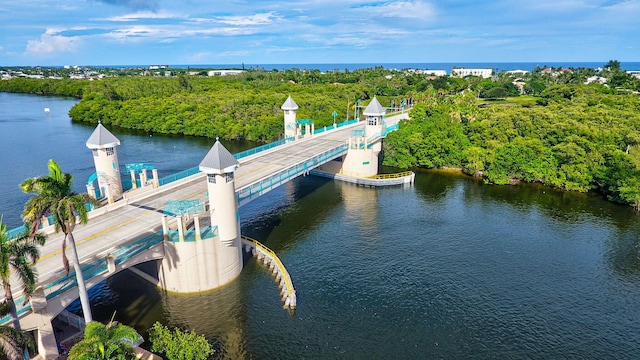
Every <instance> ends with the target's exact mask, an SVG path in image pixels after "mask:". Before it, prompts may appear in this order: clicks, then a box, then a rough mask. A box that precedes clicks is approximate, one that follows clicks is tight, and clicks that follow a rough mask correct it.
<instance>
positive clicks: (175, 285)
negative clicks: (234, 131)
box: [158, 141, 242, 294]
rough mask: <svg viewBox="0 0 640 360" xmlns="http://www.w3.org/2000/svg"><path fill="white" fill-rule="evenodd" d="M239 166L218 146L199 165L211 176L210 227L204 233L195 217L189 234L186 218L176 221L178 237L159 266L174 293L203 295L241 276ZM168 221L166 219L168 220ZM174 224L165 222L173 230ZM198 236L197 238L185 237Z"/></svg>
mask: <svg viewBox="0 0 640 360" xmlns="http://www.w3.org/2000/svg"><path fill="white" fill-rule="evenodd" d="M237 167H238V161H237V160H236V159H235V158H234V157H233V155H231V153H229V151H228V150H227V149H225V148H224V146H222V144H220V142H219V141H216V143H215V144H214V145H213V147H212V148H211V150H209V152H208V153H207V155H206V156H205V158H204V159H203V160H202V162H201V163H200V171H202V172H204V173H206V174H207V188H208V190H209V215H210V217H211V227H207V228H203V229H201V228H200V220H199V216H198V215H196V216H194V219H193V220H194V222H193V227H194V228H195V230H185V226H184V225H185V223H184V219H183V217H182V216H180V217H176V218H175V220H176V221H177V227H178V238H177V239H176V238H175V237H167V238H166V241H165V242H164V249H165V257H164V259H163V260H162V263H161V264H160V267H159V270H160V271H159V272H158V280H159V285H160V286H161V287H162V288H164V289H166V290H169V291H172V292H175V293H183V294H187V293H199V292H203V291H208V290H213V289H216V288H219V287H221V286H223V285H226V284H228V283H229V282H231V281H233V280H234V279H235V278H236V277H238V275H239V274H240V272H241V271H242V243H241V240H240V221H239V216H238V202H237V200H236V191H235V184H234V179H233V173H234V171H235V170H236V169H237ZM165 219H166V218H165ZM171 222H173V220H170V221H165V223H164V224H163V227H170V226H171V225H170V224H167V223H171ZM193 231H195V236H192V237H188V236H187V235H186V234H187V233H189V232H193Z"/></svg>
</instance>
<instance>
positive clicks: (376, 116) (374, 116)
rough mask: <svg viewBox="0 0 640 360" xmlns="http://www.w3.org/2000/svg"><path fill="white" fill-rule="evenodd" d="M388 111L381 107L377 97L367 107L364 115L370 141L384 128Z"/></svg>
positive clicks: (366, 132)
mask: <svg viewBox="0 0 640 360" xmlns="http://www.w3.org/2000/svg"><path fill="white" fill-rule="evenodd" d="M386 113H387V110H386V109H385V108H384V107H382V105H380V102H379V101H378V98H376V97H375V96H374V97H373V100H371V102H370V103H369V105H367V107H366V108H365V109H364V111H363V112H362V114H363V115H364V116H365V121H366V122H367V123H366V124H365V134H366V136H367V138H368V139H371V138H372V137H374V136H376V135H378V134H380V133H381V132H382V128H383V123H382V122H383V120H384V117H385V115H386Z"/></svg>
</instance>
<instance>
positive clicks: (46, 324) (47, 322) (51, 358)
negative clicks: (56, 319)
mask: <svg viewBox="0 0 640 360" xmlns="http://www.w3.org/2000/svg"><path fill="white" fill-rule="evenodd" d="M40 318H41V319H42V325H41V326H39V327H38V329H37V330H36V342H37V346H38V354H39V355H40V356H41V357H42V358H44V359H45V360H55V359H57V358H58V356H59V354H58V344H57V342H56V334H55V332H54V331H53V325H52V324H51V318H50V317H49V316H47V315H46V314H45V315H40Z"/></svg>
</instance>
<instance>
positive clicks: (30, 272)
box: [0, 217, 45, 329]
mask: <svg viewBox="0 0 640 360" xmlns="http://www.w3.org/2000/svg"><path fill="white" fill-rule="evenodd" d="M44 242H45V237H44V236H43V235H42V234H40V233H36V234H35V236H34V237H29V234H28V233H27V232H26V231H25V232H23V233H22V234H20V235H19V236H18V237H17V238H15V239H13V240H9V236H8V234H7V225H6V224H3V223H2V217H0V282H2V287H3V288H4V299H5V303H6V304H7V305H8V306H9V309H10V313H11V320H12V322H13V327H14V328H16V329H20V320H19V319H18V312H17V310H16V304H15V303H14V301H13V293H12V292H11V281H10V277H11V272H12V271H14V272H15V273H16V275H17V276H18V279H19V280H20V282H21V283H22V288H23V291H24V294H25V295H26V299H28V298H29V296H31V294H33V291H34V290H35V288H36V278H37V275H36V272H35V269H34V268H33V263H35V262H36V261H37V260H38V258H39V257H40V252H39V251H38V248H37V246H36V245H37V244H39V245H44ZM26 299H25V301H26Z"/></svg>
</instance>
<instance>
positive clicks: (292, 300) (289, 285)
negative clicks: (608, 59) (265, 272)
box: [242, 235, 296, 308]
mask: <svg viewBox="0 0 640 360" xmlns="http://www.w3.org/2000/svg"><path fill="white" fill-rule="evenodd" d="M242 242H243V243H244V244H246V245H248V246H250V247H253V248H254V249H256V252H260V253H262V254H263V255H265V256H268V257H269V258H270V259H271V260H273V261H274V262H275V265H276V266H277V267H278V270H279V273H280V275H281V276H282V278H283V279H284V283H285V289H286V294H287V296H286V297H287V298H288V300H289V301H288V302H285V307H290V308H295V307H296V290H295V288H294V287H293V281H291V276H290V275H289V272H288V271H287V268H285V267H284V264H283V263H282V261H280V258H279V257H278V255H276V253H275V252H273V250H271V249H269V248H268V247H266V246H264V245H263V244H261V243H260V242H259V241H258V240H256V239H252V238H249V237H246V236H244V235H243V236H242Z"/></svg>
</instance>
